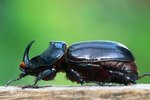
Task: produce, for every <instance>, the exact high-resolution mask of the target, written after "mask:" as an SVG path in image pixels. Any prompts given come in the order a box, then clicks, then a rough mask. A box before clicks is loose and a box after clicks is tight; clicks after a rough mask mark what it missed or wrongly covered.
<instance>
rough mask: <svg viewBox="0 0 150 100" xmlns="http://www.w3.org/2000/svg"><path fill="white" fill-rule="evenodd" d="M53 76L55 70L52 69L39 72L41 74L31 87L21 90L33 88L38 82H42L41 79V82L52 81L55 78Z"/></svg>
mask: <svg viewBox="0 0 150 100" xmlns="http://www.w3.org/2000/svg"><path fill="white" fill-rule="evenodd" d="M55 75H56V70H55V69H54V68H52V69H47V70H45V71H43V72H41V73H40V74H39V75H38V76H37V77H36V79H35V81H34V84H33V85H27V86H24V87H23V89H24V88H32V87H34V86H35V85H36V84H37V83H38V81H40V80H42V79H43V80H52V79H53V78H54V77H55Z"/></svg>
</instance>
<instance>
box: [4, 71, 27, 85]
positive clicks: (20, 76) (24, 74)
mask: <svg viewBox="0 0 150 100" xmlns="http://www.w3.org/2000/svg"><path fill="white" fill-rule="evenodd" d="M27 75H28V74H27V73H21V74H20V75H19V77H18V78H16V79H13V80H9V81H8V82H7V83H6V86H8V85H9V84H10V83H12V82H15V81H18V80H20V79H22V78H23V77H25V76H27Z"/></svg>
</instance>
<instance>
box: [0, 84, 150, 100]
mask: <svg viewBox="0 0 150 100" xmlns="http://www.w3.org/2000/svg"><path fill="white" fill-rule="evenodd" d="M22 99H23V100H76V99H77V100H100V99H103V100H105V99H107V100H116V99H118V100H133V99H136V100H142V99H144V100H150V84H138V85H132V86H52V87H48V86H47V87H42V86H41V87H39V88H26V89H22V88H21V87H17V86H16V87H14V86H9V87H4V86H1V87H0V100H22Z"/></svg>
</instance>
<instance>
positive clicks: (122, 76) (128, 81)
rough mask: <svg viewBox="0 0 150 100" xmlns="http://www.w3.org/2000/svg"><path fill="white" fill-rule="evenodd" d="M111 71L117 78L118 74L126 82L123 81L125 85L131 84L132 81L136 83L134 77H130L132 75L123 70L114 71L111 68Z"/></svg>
mask: <svg viewBox="0 0 150 100" xmlns="http://www.w3.org/2000/svg"><path fill="white" fill-rule="evenodd" d="M109 72H110V73H111V74H112V77H114V78H116V76H117V77H118V78H119V79H121V80H123V81H125V82H123V84H125V85H129V84H131V83H132V84H136V82H135V81H134V80H133V79H132V78H130V76H128V75H126V74H125V73H123V72H120V71H112V70H109Z"/></svg>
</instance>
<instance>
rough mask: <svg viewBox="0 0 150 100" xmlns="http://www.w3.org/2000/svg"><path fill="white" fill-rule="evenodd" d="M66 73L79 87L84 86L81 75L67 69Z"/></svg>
mask: <svg viewBox="0 0 150 100" xmlns="http://www.w3.org/2000/svg"><path fill="white" fill-rule="evenodd" d="M66 73H67V76H68V77H69V78H73V79H74V80H75V81H76V82H79V83H80V84H81V85H83V84H84V81H83V79H82V77H81V75H80V74H79V73H78V72H77V71H75V70H74V69H68V71H67V72H66Z"/></svg>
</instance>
